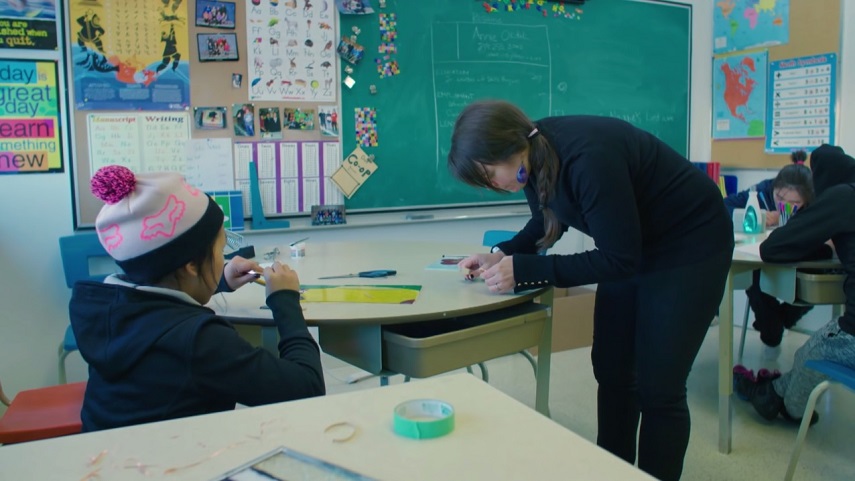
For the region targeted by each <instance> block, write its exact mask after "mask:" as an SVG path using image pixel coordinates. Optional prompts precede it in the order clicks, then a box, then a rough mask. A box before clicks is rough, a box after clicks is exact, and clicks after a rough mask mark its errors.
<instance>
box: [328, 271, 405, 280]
mask: <svg viewBox="0 0 855 481" xmlns="http://www.w3.org/2000/svg"><path fill="white" fill-rule="evenodd" d="M397 273H398V272H397V271H393V270H392V269H379V270H376V271H362V272H357V273H354V274H344V275H341V276H326V277H318V279H346V278H349V277H369V278H376V277H389V276H394V275H395V274H397Z"/></svg>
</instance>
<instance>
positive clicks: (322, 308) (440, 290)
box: [208, 240, 543, 325]
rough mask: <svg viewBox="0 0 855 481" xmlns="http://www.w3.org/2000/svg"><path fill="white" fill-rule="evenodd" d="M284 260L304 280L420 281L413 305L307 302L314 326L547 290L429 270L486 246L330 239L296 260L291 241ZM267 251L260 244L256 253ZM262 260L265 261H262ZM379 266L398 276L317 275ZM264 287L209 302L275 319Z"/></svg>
mask: <svg viewBox="0 0 855 481" xmlns="http://www.w3.org/2000/svg"><path fill="white" fill-rule="evenodd" d="M279 250H280V251H281V252H282V254H280V259H279V260H280V262H283V263H287V264H288V265H289V266H291V268H293V269H294V270H296V271H297V274H298V275H299V277H300V283H301V284H303V285H317V284H324V285H345V284H350V285H420V286H422V289H421V292H420V293H419V297H418V299H417V300H416V302H415V303H413V304H350V303H330V302H323V303H322V302H311V303H310V302H304V303H303V314H304V315H305V317H306V321H307V323H308V324H309V325H322V324H337V323H338V324H340V323H348V324H375V325H376V324H396V323H406V322H417V321H424V320H433V319H442V318H446V317H456V316H463V315H470V314H478V313H481V312H488V311H493V310H497V309H502V308H505V307H510V306H513V305H517V304H521V303H524V302H528V301H530V300H532V299H533V298H534V297H536V296H538V295H540V294H541V293H542V292H543V290H542V289H540V290H531V291H527V292H525V293H521V294H517V295H514V294H504V295H501V294H499V295H497V294H491V293H490V292H489V291H488V290H487V287H486V286H485V285H484V282H483V281H480V280H476V281H466V280H464V279H463V273H462V272H459V271H457V270H451V271H444V270H428V269H425V268H426V267H427V266H428V265H430V264H432V263H435V262H437V261H438V260H439V259H441V258H442V256H443V255H446V256H458V255H469V254H471V253H476V252H484V251H485V250H486V248H485V247H483V246H477V245H471V244H461V243H436V242H410V241H382V242H331V243H312V242H311V240H310V241H309V242H307V245H306V257H303V258H299V259H291V258H290V257H289V256H290V254H289V249H288V246H281V247H279ZM263 252H265V250H264V249H262V250H258V249H256V253H257V254H259V255H260V254H261V253H263ZM260 262H264V261H263V260H260ZM376 269H393V270H396V271H397V272H398V273H397V275H395V276H390V277H383V278H375V279H366V278H358V277H357V278H350V279H318V277H323V276H331V275H339V274H348V273H352V272H360V271H369V270H376ZM264 299H265V291H264V287H263V286H261V285H257V284H250V285H247V286H244V287H242V288H240V289H238V290H237V291H235V292H232V293H226V294H223V295H217V296H214V298H213V299H212V300H211V302H210V303H208V307H210V308H212V309H214V310H215V311H216V312H217V313H219V314H220V315H222V316H224V317H229V318H236V319H241V320H252V319H257V320H259V321H260V323H261V324H264V323H265V322H264V321H265V320H270V319H272V315H271V313H270V311H269V310H267V309H261V306H263V305H264Z"/></svg>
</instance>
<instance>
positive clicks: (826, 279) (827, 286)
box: [796, 271, 846, 304]
mask: <svg viewBox="0 0 855 481" xmlns="http://www.w3.org/2000/svg"><path fill="white" fill-rule="evenodd" d="M844 279H846V275H845V274H839V273H812V272H802V271H798V272H796V299H797V300H800V301H802V302H806V303H809V304H845V303H846V293H844V292H843V281H844Z"/></svg>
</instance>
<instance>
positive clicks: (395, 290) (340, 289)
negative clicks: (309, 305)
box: [300, 285, 422, 304]
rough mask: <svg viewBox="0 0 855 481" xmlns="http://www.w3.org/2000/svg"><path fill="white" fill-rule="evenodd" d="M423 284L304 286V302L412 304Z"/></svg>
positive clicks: (302, 297) (302, 295) (302, 296)
mask: <svg viewBox="0 0 855 481" xmlns="http://www.w3.org/2000/svg"><path fill="white" fill-rule="evenodd" d="M421 288H422V287H421V286H360V285H345V286H302V288H301V295H300V298H301V300H302V301H303V302H351V303H356V304H412V303H414V302H416V298H418V297H419V291H420V290H421Z"/></svg>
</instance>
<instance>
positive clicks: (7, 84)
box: [0, 60, 63, 174]
mask: <svg viewBox="0 0 855 481" xmlns="http://www.w3.org/2000/svg"><path fill="white" fill-rule="evenodd" d="M58 97H59V96H58V92H57V72H56V62H54V61H40V60H0V174H27V173H47V172H62V171H63V166H62V149H61V147H62V141H61V139H60V136H59V115H60V113H59V98H58Z"/></svg>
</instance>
